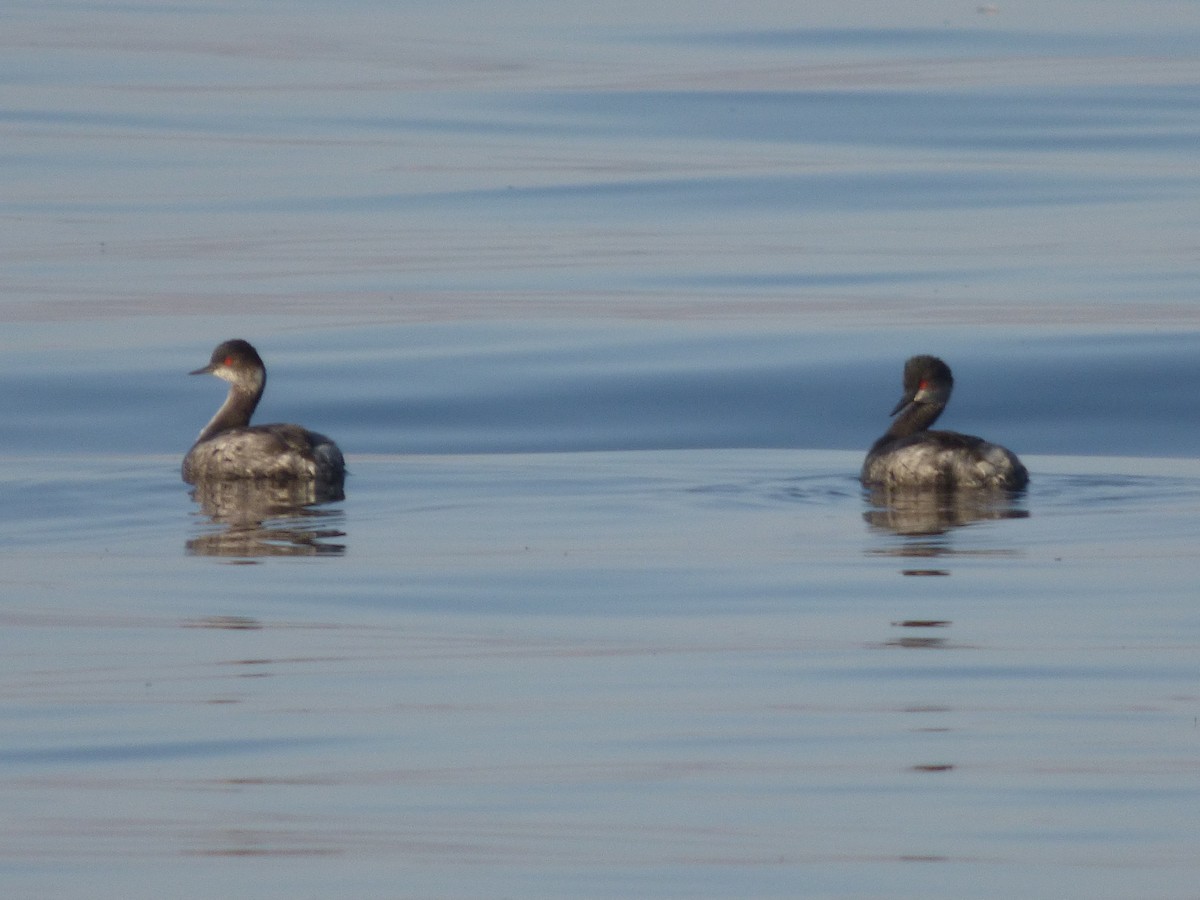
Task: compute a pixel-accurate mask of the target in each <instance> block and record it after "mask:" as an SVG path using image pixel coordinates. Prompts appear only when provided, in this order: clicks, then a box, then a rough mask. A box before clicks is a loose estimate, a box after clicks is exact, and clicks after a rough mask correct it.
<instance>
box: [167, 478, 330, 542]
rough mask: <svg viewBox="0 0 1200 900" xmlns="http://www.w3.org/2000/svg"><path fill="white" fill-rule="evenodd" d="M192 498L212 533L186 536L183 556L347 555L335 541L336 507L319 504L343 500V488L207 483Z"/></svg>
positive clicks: (244, 481)
mask: <svg viewBox="0 0 1200 900" xmlns="http://www.w3.org/2000/svg"><path fill="white" fill-rule="evenodd" d="M191 497H192V499H193V500H194V501H196V502H197V503H198V504H199V505H200V510H201V512H202V513H204V515H206V516H208V517H209V519H210V520H211V521H212V524H213V525H216V526H218V529H216V530H208V531H207V532H206V533H205V534H202V535H198V536H196V537H193V538H189V539H188V540H187V543H186V548H187V552H188V553H191V554H197V555H202V556H233V557H251V558H252V557H260V556H322V555H330V554H334V555H338V554H342V553H344V552H345V551H346V547H345V544H342V543H338V542H337V541H338V540H340V539H341V538H344V537H345V536H346V535H345V532H344V531H342V530H340V528H339V527H338V526H339V524H340V523H341V521H342V518H343V513H342V510H341V509H325V508H321V505H322V504H328V503H336V502H338V501H340V500H344V499H345V493H344V491H343V489H342V485H340V484H337V485H329V484H327V483H325V482H314V481H307V480H306V481H289V482H282V483H280V482H271V481H262V480H251V479H238V480H230V481H220V480H209V481H203V482H201V483H199V484H197V485H196V486H195V487H194V488H193V489H192V490H191Z"/></svg>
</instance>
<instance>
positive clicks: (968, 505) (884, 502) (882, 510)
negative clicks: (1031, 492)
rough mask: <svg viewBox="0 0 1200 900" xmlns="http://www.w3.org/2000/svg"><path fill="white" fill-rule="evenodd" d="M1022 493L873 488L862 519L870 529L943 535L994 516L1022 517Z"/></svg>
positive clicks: (983, 489) (1024, 514) (981, 489)
mask: <svg viewBox="0 0 1200 900" xmlns="http://www.w3.org/2000/svg"><path fill="white" fill-rule="evenodd" d="M1022 496H1023V495H1022V493H1021V492H1020V491H1010V490H1006V489H1004V488H987V487H978V488H961V487H960V488H957V489H953V488H951V489H943V490H930V489H928V488H925V489H917V488H912V489H904V488H896V487H890V488H889V487H884V486H876V487H873V488H872V489H871V490H870V492H869V493H868V495H867V497H868V500H869V502H870V504H871V508H870V509H868V510H867V511H866V512H865V513H863V518H864V519H866V521H867V523H868V524H869V525H870V526H871V527H873V528H879V529H882V530H885V531H891V532H894V533H896V534H900V535H937V534H945V533H946V532H947V531H950V530H951V529H954V528H960V527H962V526H963V525H970V524H971V523H973V522H983V521H989V520H996V519H1025V518H1028V517H1029V511H1028V510H1027V509H1024V508H1023V507H1022V506H1021V505H1020V502H1021V497H1022Z"/></svg>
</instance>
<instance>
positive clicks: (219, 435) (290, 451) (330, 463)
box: [183, 340, 346, 486]
mask: <svg viewBox="0 0 1200 900" xmlns="http://www.w3.org/2000/svg"><path fill="white" fill-rule="evenodd" d="M189 374H192V375H216V376H217V377H218V378H220V379H223V380H224V381H228V382H229V396H227V397H226V398H225V402H224V403H223V404H221V408H220V409H219V410H217V414H216V415H215V416H213V419H212V421H211V422H209V423H208V424H207V425H205V426H204V430H203V431H201V432H200V436H199V437H198V438H196V443H195V444H193V445H192V449H191V450H189V451H188V454H187V456H185V457H184V458H183V480H184V481H186V482H188V484H196V483H197V482H204V481H211V480H231V479H240V478H257V479H268V480H271V481H294V480H310V481H315V482H318V483H322V484H327V485H335V486H340V485H341V483H342V481H343V479H344V478H345V475H346V464H345V462H344V460H343V459H342V451H341V450H339V449H338V447H337V444H335V443H334V442H333V441H331V440H330V439H329V438H327V437H325V436H324V435H323V434H316V433H315V432H312V431H306V430H305V429H303V428H301V427H300V426H299V425H251V424H250V416H252V415H253V414H254V408H255V407H256V406H258V400H259V398H260V397H262V393H263V388H264V387H266V384H267V369H266V367H265V366H264V365H263V361H262V358H261V357H259V355H258V351H257V350H255V349H254V348H253V347H252V346H250V344H248V343H246V342H245V341H239V340H233V341H226V342H225V343H223V344H221V345H220V346H218V347H217V349H215V350H214V351H213V353H212V359H211V360H210V361H209V363H208V365H207V366H205V367H204V368H203V369H197V370H196V371H195V372H191V373H189Z"/></svg>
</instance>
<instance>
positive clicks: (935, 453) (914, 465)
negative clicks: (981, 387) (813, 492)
mask: <svg viewBox="0 0 1200 900" xmlns="http://www.w3.org/2000/svg"><path fill="white" fill-rule="evenodd" d="M953 388H954V376H953V375H951V374H950V367H949V366H947V365H946V364H945V363H944V362H942V361H941V360H940V359H938V358H937V357H936V356H914V357H912V358H911V359H910V360H908V362H906V363H905V364H904V396H903V397H901V398H900V402H899V403H897V404H896V408H895V409H893V410H892V415H893V416H895V417H896V418H895V421H894V422H892V426H891V427H890V428H889V429H888V430H887V432H886V433H885V434H884V435H883V437H881V438H880V439H879V440H877V441H876V442H875V444H874V445H873V446H872V447H871V449H870V451H868V453H867V458H866V460H865V461H864V462H863V467H862V475H861V478H862V482H863V484H865V485H868V486H875V485H879V486H884V487H897V488H909V489H912V488H1006V489H1010V490H1015V489H1018V488H1023V487H1024V486H1025V485H1026V484H1027V483H1028V481H1029V473H1028V472H1027V471H1026V470H1025V467H1024V466H1023V465H1021V461H1020V460H1019V459H1017V456H1016V454H1015V453H1013V452H1012V451H1011V450H1007V449H1005V448H1004V447H1001V446H999V445H998V444H990V443H988V442H987V441H985V440H984V439H983V438H978V437H975V436H974V435H970V434H959V433H958V432H957V431H930V430H929V426H931V425H932V424H933V423H934V422H936V421H937V418H938V416H940V415H941V414H942V410H944V409H945V408H946V403H947V402H948V401H949V400H950V392H951V391H952V390H953Z"/></svg>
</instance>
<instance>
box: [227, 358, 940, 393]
mask: <svg viewBox="0 0 1200 900" xmlns="http://www.w3.org/2000/svg"><path fill="white" fill-rule="evenodd" d="M225 365H227V366H232V365H233V357H232V356H227V357H225ZM922 387H924V385H922Z"/></svg>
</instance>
